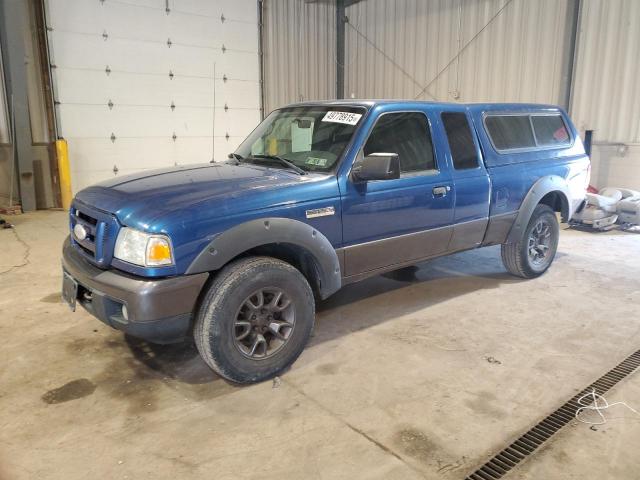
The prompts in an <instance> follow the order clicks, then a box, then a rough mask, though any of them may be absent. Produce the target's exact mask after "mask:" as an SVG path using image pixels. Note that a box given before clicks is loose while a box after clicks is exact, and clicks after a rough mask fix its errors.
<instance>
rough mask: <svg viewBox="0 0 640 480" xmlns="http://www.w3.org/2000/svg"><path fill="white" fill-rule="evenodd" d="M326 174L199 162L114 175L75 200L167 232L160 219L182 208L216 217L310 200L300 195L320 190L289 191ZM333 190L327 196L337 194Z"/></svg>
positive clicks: (141, 226) (140, 225)
mask: <svg viewBox="0 0 640 480" xmlns="http://www.w3.org/2000/svg"><path fill="white" fill-rule="evenodd" d="M327 177H328V176H327V175H315V174H310V175H298V174H296V173H295V172H292V171H289V170H283V169H277V168H267V167H263V166H261V165H260V166H259V165H251V164H246V165H232V164H225V163H212V164H197V165H187V166H180V167H172V168H166V169H161V170H153V171H148V172H144V173H140V174H134V175H128V176H123V177H118V178H114V179H112V180H108V181H105V182H102V183H98V184H96V185H93V186H91V187H88V188H85V189H84V190H81V191H80V192H78V194H77V195H76V201H77V202H80V203H84V204H87V205H89V206H92V207H94V208H97V209H99V210H102V211H105V212H108V213H111V214H115V215H116V217H117V218H118V220H119V221H120V222H121V223H122V224H124V225H127V226H131V227H136V228H139V229H140V230H146V231H155V230H163V229H162V228H161V227H159V228H156V227H154V223H156V221H157V220H158V219H160V218H161V217H166V216H167V215H170V214H172V213H175V212H178V211H188V210H194V209H196V208H197V209H200V210H202V209H204V210H206V211H207V216H208V217H209V218H217V217H223V216H229V215H233V214H237V213H241V212H250V211H253V210H256V209H264V208H269V207H275V206H278V205H285V204H290V203H292V202H291V199H292V198H295V199H296V201H305V200H306V198H301V197H300V195H299V194H300V193H301V192H305V191H307V192H309V190H313V191H314V196H315V198H318V194H321V192H318V191H317V189H313V188H312V189H307V188H300V189H296V192H295V194H293V193H292V192H290V191H289V190H290V189H291V188H295V187H296V186H303V185H305V184H307V183H309V182H317V181H319V180H323V179H327ZM321 183H324V182H321ZM333 183H335V182H333ZM321 190H322V189H321ZM329 190H331V192H329V191H327V192H326V195H327V196H331V195H332V194H335V193H334V188H330V189H329ZM285 191H288V194H285ZM309 193H310V192H309ZM309 193H307V195H309ZM307 195H304V194H302V197H306V196H307ZM188 216H190V215H187V217H188Z"/></svg>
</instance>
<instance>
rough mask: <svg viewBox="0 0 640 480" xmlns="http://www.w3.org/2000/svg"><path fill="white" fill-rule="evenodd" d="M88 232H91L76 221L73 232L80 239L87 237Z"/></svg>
mask: <svg viewBox="0 0 640 480" xmlns="http://www.w3.org/2000/svg"><path fill="white" fill-rule="evenodd" d="M87 233H89V232H87V229H86V228H84V227H83V226H82V225H80V224H79V223H76V226H75V227H73V234H74V235H75V237H76V238H77V239H78V240H84V239H85V238H87Z"/></svg>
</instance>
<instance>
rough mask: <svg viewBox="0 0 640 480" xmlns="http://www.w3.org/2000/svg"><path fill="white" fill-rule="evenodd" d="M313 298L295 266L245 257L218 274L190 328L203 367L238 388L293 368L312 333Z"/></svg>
mask: <svg viewBox="0 0 640 480" xmlns="http://www.w3.org/2000/svg"><path fill="white" fill-rule="evenodd" d="M314 315H315V305H314V299H313V293H312V290H311V287H310V286H309V283H308V282H307V280H306V279H305V278H304V276H303V275H302V274H301V273H300V272H299V271H298V270H297V269H295V268H294V267H293V266H291V265H289V264H288V263H286V262H283V261H281V260H278V259H275V258H270V257H249V258H245V259H241V260H238V261H236V262H233V263H231V264H229V265H228V266H226V267H225V268H224V269H222V270H221V271H220V272H219V273H218V275H217V276H216V278H215V279H214V281H213V283H212V284H211V286H210V287H209V289H208V291H207V293H206V294H205V297H204V300H203V302H202V306H201V307H200V310H199V311H198V315H197V318H196V323H195V326H194V332H193V334H194V338H195V342H196V345H197V347H198V351H199V352H200V355H201V356H202V358H203V359H204V361H205V362H206V363H207V364H208V365H209V366H210V367H211V368H212V369H213V370H215V371H216V372H217V373H218V374H220V375H221V376H223V377H224V378H226V379H228V380H231V381H234V382H237V383H252V382H259V381H262V380H266V379H268V378H270V377H273V376H275V375H276V374H278V373H279V372H280V371H282V370H283V369H285V368H286V367H288V366H289V365H291V364H292V363H293V362H294V361H295V360H296V358H298V356H299V355H300V353H301V352H302V350H303V349H304V347H305V345H306V343H307V341H308V339H309V336H310V335H311V331H312V329H313V322H314Z"/></svg>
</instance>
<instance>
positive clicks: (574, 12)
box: [563, 0, 582, 112]
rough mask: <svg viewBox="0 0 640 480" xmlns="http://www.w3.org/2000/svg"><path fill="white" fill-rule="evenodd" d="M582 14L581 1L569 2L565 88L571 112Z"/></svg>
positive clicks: (564, 97) (567, 107) (567, 104)
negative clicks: (569, 17) (569, 16)
mask: <svg viewBox="0 0 640 480" xmlns="http://www.w3.org/2000/svg"><path fill="white" fill-rule="evenodd" d="M581 13H582V5H581V1H580V0H572V1H571V2H569V14H570V15H571V20H570V21H571V24H570V31H569V55H568V58H567V66H566V69H567V70H566V71H567V74H566V80H565V86H564V92H563V93H564V95H563V101H564V105H563V106H564V108H565V109H566V110H567V112H569V110H570V109H571V101H572V100H573V87H574V79H575V70H576V63H577V61H578V43H579V42H578V37H579V35H580V16H581Z"/></svg>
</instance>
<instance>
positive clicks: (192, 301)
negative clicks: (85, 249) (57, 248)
mask: <svg viewBox="0 0 640 480" xmlns="http://www.w3.org/2000/svg"><path fill="white" fill-rule="evenodd" d="M62 267H63V269H64V270H65V271H66V272H67V273H68V274H69V275H71V276H72V277H73V278H74V279H75V280H76V281H77V282H78V289H79V292H78V303H79V304H80V305H82V306H83V307H84V308H85V309H86V310H87V311H88V312H89V313H91V314H92V315H94V316H95V317H97V318H98V319H99V320H100V321H102V322H104V323H106V324H107V325H110V326H111V327H113V328H117V329H118V330H122V331H124V332H126V333H129V334H131V335H133V336H136V337H140V338H143V339H145V340H149V341H151V342H156V343H171V342H177V341H180V340H182V339H184V338H185V337H186V336H187V335H188V334H189V329H190V325H191V320H192V317H193V312H194V309H195V307H196V302H197V300H198V295H199V294H200V292H201V290H202V287H203V285H204V284H205V282H206V281H207V278H208V277H209V274H208V273H200V274H196V275H184V276H180V277H171V278H164V279H157V280H150V279H141V278H139V277H134V276H132V275H128V274H125V273H121V272H117V271H114V270H101V269H99V268H97V267H95V266H93V265H91V264H90V263H89V262H87V261H86V260H85V259H84V258H83V257H82V255H80V253H78V252H77V251H76V250H75V248H73V246H72V245H71V243H70V241H69V238H67V239H66V240H65V242H64V245H63V248H62ZM122 305H126V306H127V311H128V320H126V319H125V318H124V317H123V316H122Z"/></svg>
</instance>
